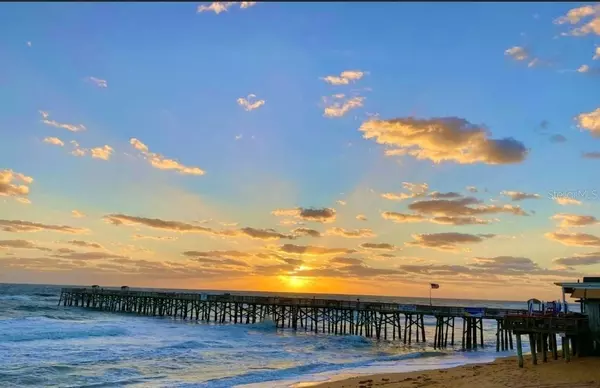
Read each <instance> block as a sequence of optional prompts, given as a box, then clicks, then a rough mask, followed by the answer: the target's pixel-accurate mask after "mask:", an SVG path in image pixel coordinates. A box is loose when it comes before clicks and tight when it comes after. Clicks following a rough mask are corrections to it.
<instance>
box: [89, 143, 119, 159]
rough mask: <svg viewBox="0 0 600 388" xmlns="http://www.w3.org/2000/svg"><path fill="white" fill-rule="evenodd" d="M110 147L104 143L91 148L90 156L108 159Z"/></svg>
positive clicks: (110, 152) (111, 151)
mask: <svg viewBox="0 0 600 388" xmlns="http://www.w3.org/2000/svg"><path fill="white" fill-rule="evenodd" d="M113 151H114V150H113V149H112V147H110V146H108V145H105V146H103V147H96V148H92V149H91V150H90V152H91V153H92V158H95V159H102V160H108V159H110V156H111V155H112V153H113Z"/></svg>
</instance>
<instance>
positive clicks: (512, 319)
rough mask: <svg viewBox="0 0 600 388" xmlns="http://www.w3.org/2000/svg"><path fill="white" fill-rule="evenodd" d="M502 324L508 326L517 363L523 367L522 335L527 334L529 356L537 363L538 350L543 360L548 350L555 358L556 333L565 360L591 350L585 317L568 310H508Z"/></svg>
mask: <svg viewBox="0 0 600 388" xmlns="http://www.w3.org/2000/svg"><path fill="white" fill-rule="evenodd" d="M504 325H505V328H506V329H508V330H511V331H512V332H513V333H514V334H515V336H516V339H517V358H518V363H519V367H521V368H522V367H523V362H524V361H523V349H522V345H521V335H525V336H528V337H529V344H530V347H531V355H532V357H531V359H532V362H533V364H534V365H535V364H537V363H538V353H541V356H542V361H543V362H547V361H548V352H551V353H552V358H553V359H555V360H557V359H558V341H557V338H556V337H557V336H559V337H560V338H561V349H562V352H561V353H562V357H563V358H564V359H565V360H566V361H567V362H568V361H570V360H571V355H577V356H585V355H588V354H589V353H590V348H589V347H590V345H591V344H592V342H593V341H592V340H591V336H590V330H589V322H588V317H587V316H585V315H582V314H577V313H569V314H561V315H558V316H554V315H551V314H550V315H548V314H533V315H532V314H528V315H524V314H509V315H507V316H506V317H505V319H504Z"/></svg>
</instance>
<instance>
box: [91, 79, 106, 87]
mask: <svg viewBox="0 0 600 388" xmlns="http://www.w3.org/2000/svg"><path fill="white" fill-rule="evenodd" d="M87 79H88V81H90V82H92V83H93V84H94V85H96V86H97V87H99V88H107V87H108V82H107V81H106V80H105V79H100V78H96V77H88V78H87Z"/></svg>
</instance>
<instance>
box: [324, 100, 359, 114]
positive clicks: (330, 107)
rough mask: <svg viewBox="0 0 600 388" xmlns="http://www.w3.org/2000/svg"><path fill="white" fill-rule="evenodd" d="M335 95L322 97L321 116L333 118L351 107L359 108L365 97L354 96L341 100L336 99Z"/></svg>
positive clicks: (348, 110) (351, 108)
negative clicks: (323, 108)
mask: <svg viewBox="0 0 600 388" xmlns="http://www.w3.org/2000/svg"><path fill="white" fill-rule="evenodd" d="M338 100H339V99H336V98H335V96H334V97H333V98H327V97H323V102H324V103H325V110H324V111H323V116H325V117H329V118H333V117H342V116H344V115H345V114H346V113H348V112H350V111H351V110H353V109H357V108H360V107H362V106H363V105H364V100H365V97H361V96H355V97H351V98H347V99H343V100H342V101H338Z"/></svg>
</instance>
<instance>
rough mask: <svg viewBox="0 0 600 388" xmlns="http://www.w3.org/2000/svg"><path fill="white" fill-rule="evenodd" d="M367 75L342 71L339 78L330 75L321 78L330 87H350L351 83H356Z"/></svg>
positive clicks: (358, 71)
mask: <svg viewBox="0 0 600 388" xmlns="http://www.w3.org/2000/svg"><path fill="white" fill-rule="evenodd" d="M365 74H366V73H365V72H362V71H360V70H346V71H342V72H341V73H340V75H339V76H335V75H328V76H326V77H323V78H321V79H322V80H323V81H325V82H327V83H328V84H330V85H336V86H339V85H348V84H349V83H350V82H356V81H358V80H359V79H361V78H362V77H363V76H364V75H365Z"/></svg>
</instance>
